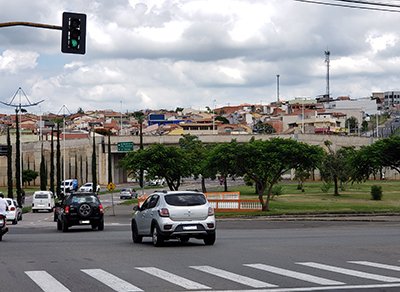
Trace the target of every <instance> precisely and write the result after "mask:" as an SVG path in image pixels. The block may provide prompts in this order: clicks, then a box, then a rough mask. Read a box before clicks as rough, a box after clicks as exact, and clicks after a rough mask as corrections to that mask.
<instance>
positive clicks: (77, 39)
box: [61, 12, 86, 54]
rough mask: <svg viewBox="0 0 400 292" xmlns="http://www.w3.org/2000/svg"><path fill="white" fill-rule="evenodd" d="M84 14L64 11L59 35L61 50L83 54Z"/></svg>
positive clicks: (84, 47) (84, 41)
mask: <svg viewBox="0 0 400 292" xmlns="http://www.w3.org/2000/svg"><path fill="white" fill-rule="evenodd" d="M85 43H86V14H81V13H73V12H64V13H63V22H62V35H61V52H63V53H70V54H85V49H86V45H85Z"/></svg>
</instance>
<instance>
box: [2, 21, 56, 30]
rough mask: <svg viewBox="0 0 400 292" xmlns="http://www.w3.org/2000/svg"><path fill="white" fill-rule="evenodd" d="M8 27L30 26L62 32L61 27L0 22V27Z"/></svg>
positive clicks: (21, 22)
mask: <svg viewBox="0 0 400 292" xmlns="http://www.w3.org/2000/svg"><path fill="white" fill-rule="evenodd" d="M8 26H31V27H38V28H47V29H56V30H62V26H59V25H50V24H43V23H34V22H25V21H13V22H0V27H8Z"/></svg>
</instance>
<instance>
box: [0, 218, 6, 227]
mask: <svg viewBox="0 0 400 292" xmlns="http://www.w3.org/2000/svg"><path fill="white" fill-rule="evenodd" d="M4 222H5V221H4V219H3V218H0V226H1V227H3V226H4Z"/></svg>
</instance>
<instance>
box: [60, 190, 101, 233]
mask: <svg viewBox="0 0 400 292" xmlns="http://www.w3.org/2000/svg"><path fill="white" fill-rule="evenodd" d="M58 204H60V205H58ZM57 205H58V206H57V207H59V211H58V214H57V230H62V231H63V232H67V231H68V228H69V227H71V226H75V225H91V227H92V229H93V230H94V229H98V230H104V210H103V205H102V204H101V202H100V200H99V198H98V196H97V194H96V193H93V192H76V193H71V194H70V195H69V196H68V197H66V198H64V200H63V201H62V202H61V203H57Z"/></svg>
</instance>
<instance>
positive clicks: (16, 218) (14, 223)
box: [12, 216, 18, 225]
mask: <svg viewBox="0 0 400 292" xmlns="http://www.w3.org/2000/svg"><path fill="white" fill-rule="evenodd" d="M12 224H13V225H16V224H18V217H17V216H16V217H15V219H14V220H13V221H12Z"/></svg>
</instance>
